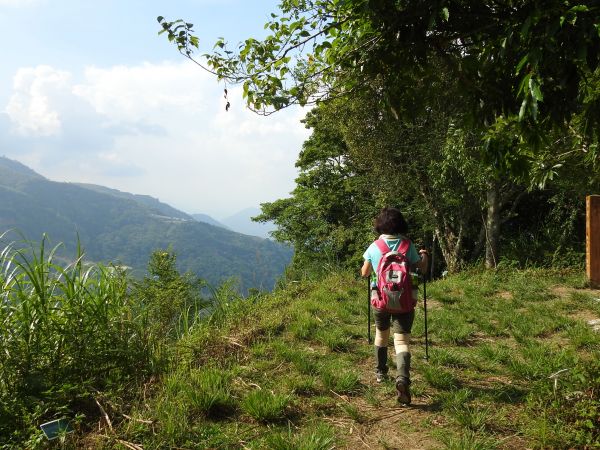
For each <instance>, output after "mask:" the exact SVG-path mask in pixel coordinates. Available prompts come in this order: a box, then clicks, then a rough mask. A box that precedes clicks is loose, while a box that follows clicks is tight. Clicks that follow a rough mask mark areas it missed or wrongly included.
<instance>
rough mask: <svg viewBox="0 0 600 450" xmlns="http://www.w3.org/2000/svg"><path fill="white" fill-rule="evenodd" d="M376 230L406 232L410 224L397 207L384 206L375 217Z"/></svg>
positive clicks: (383, 232) (388, 232)
mask: <svg viewBox="0 0 600 450" xmlns="http://www.w3.org/2000/svg"><path fill="white" fill-rule="evenodd" d="M375 231H376V232H377V233H379V234H404V233H406V232H407V231H408V224H407V223H406V220H404V216H403V215H402V213H401V212H400V210H399V209H397V208H387V207H386V208H383V209H382V210H381V211H380V212H379V215H378V216H377V218H376V219H375Z"/></svg>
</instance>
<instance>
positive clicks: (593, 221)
mask: <svg viewBox="0 0 600 450" xmlns="http://www.w3.org/2000/svg"><path fill="white" fill-rule="evenodd" d="M585 200H586V202H585V203H586V209H587V214H586V219H587V220H586V274H587V279H588V281H589V283H590V287H592V288H594V289H600V195H589V196H587V197H586V199H585Z"/></svg>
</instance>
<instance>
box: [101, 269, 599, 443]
mask: <svg viewBox="0 0 600 450" xmlns="http://www.w3.org/2000/svg"><path fill="white" fill-rule="evenodd" d="M363 291H364V289H363V284H362V283H361V282H359V281H353V280H351V278H350V277H348V276H346V277H345V276H343V275H332V276H331V277H330V278H329V279H327V280H326V281H325V282H322V283H290V284H289V285H288V288H287V289H286V290H282V291H280V292H277V293H275V294H273V295H270V296H267V297H264V298H262V299H254V300H247V301H243V302H237V303H232V304H231V305H230V306H228V307H227V308H224V312H223V314H222V315H221V317H216V318H215V319H214V322H215V324H213V325H206V326H203V327H202V328H199V329H197V330H195V331H193V332H192V333H190V335H188V336H187V337H186V338H184V339H183V340H182V341H181V342H180V343H179V345H178V348H177V352H178V353H177V354H178V356H177V361H178V363H177V367H176V368H174V370H173V371H172V372H171V373H170V374H168V375H167V376H165V378H164V379H163V380H162V381H161V382H160V383H155V384H154V386H153V393H152V395H148V396H147V397H146V398H145V400H144V401H143V402H141V403H140V404H139V405H137V406H136V407H134V408H133V409H132V410H131V411H129V414H128V417H129V419H128V420H123V421H122V422H121V423H120V425H118V427H117V430H116V431H115V436H118V439H120V442H121V444H118V442H117V441H116V440H114V439H113V440H112V441H110V445H114V444H118V445H120V446H122V447H126V446H127V445H134V444H135V445H140V446H143V448H144V449H150V448H269V449H307V450H308V449H329V448H333V447H336V448H390V449H391V448H410V449H434V448H450V449H493V448H502V449H517V448H548V447H554V448H568V447H573V448H584V447H585V446H586V445H587V446H589V448H596V447H598V446H600V441H599V434H598V433H599V432H598V427H599V426H600V423H599V422H598V420H599V419H598V417H599V415H600V407H599V403H598V394H599V391H600V375H599V373H600V370H599V363H598V361H599V360H600V358H599V356H600V334H598V333H597V332H594V331H593V330H592V328H591V327H590V326H589V325H588V324H587V323H586V322H587V321H589V320H592V319H597V318H600V300H598V299H599V298H600V292H599V291H591V290H586V289H583V283H582V277H581V274H579V273H573V272H564V273H561V272H557V271H553V272H550V271H541V270H540V271H526V272H515V271H498V272H477V273H476V272H471V273H465V274H462V275H460V276H456V277H452V278H450V279H447V280H444V281H439V282H436V283H434V284H432V285H431V286H428V294H429V297H430V299H431V300H430V301H428V305H430V315H429V317H430V322H429V329H430V338H431V343H432V347H431V348H430V359H429V361H424V359H423V356H424V348H423V318H422V315H421V314H422V312H421V310H419V311H418V313H417V318H416V320H415V326H414V329H413V334H414V339H413V344H412V351H413V371H412V373H413V385H412V391H413V405H411V406H410V407H402V406H399V405H398V404H397V403H396V401H395V397H394V385H393V382H392V381H389V382H384V383H381V384H377V383H375V380H374V375H373V371H372V365H373V361H372V350H371V347H370V346H369V345H367V342H366V299H365V298H364V297H365V296H364V295H363ZM391 352H392V350H391V349H390V356H391ZM392 361H393V359H392V358H391V357H390V364H391V363H392ZM562 369H568V370H567V371H565V372H564V373H563V374H562V376H561V377H560V378H559V379H558V382H557V386H556V390H555V388H554V384H553V380H551V379H549V378H548V377H549V376H550V375H551V374H553V373H555V372H557V371H559V370H562ZM392 370H393V369H392ZM98 442H100V441H98ZM104 442H106V440H104ZM127 443H130V444H127ZM126 444H127V445H126ZM105 445H106V444H105ZM129 448H132V447H129Z"/></svg>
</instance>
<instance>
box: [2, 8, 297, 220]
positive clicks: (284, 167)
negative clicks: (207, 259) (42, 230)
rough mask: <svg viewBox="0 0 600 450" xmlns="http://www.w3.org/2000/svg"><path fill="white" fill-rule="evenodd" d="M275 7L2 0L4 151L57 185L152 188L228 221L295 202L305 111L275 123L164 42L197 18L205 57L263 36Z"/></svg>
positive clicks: (161, 196) (165, 198) (166, 198)
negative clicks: (167, 28)
mask: <svg viewBox="0 0 600 450" xmlns="http://www.w3.org/2000/svg"><path fill="white" fill-rule="evenodd" d="M277 3H278V2H276V1H271V0H264V1H242V0H220V1H217V0H176V1H155V0H150V1H148V0H146V1H142V0H120V1H117V0H102V1H91V0H77V1H76V0H0V39H1V41H2V42H3V48H4V52H3V53H4V55H3V62H2V66H1V68H0V155H4V156H7V157H9V158H12V159H16V160H18V161H20V162H22V163H24V164H27V165H28V166H30V167H32V168H33V169H34V170H36V171H38V172H39V173H41V174H42V175H44V176H46V177H48V178H50V179H52V180H56V181H72V182H88V183H96V184H102V185H105V186H109V187H112V188H116V189H120V190H124V191H128V192H133V193H136V194H149V195H152V196H154V197H157V198H159V199H160V200H161V201H165V202H167V203H170V204H171V205H173V206H175V207H177V208H180V209H182V210H184V211H186V212H189V213H197V212H203V213H207V214H211V215H213V216H214V217H216V218H223V217H226V216H228V215H230V214H233V213H235V212H237V211H239V210H242V209H245V208H247V207H256V206H258V205H259V204H260V203H263V202H266V201H272V200H275V199H277V198H282V197H285V196H287V195H288V193H289V191H290V190H291V189H293V186H294V183H293V180H294V178H295V176H296V169H295V168H294V162H295V160H296V157H297V155H298V152H299V151H300V149H301V146H302V142H303V141H304V140H305V139H306V137H308V131H307V130H305V129H304V127H303V126H302V124H300V122H299V121H300V119H301V118H302V117H303V115H304V113H305V112H304V111H302V110H300V109H290V110H287V111H284V112H281V113H277V114H275V115H272V116H269V117H261V116H257V115H255V114H253V113H251V112H249V111H248V110H246V109H245V108H244V105H243V100H242V97H241V94H240V90H239V88H230V95H229V97H230V101H231V103H232V108H231V109H230V111H229V112H225V111H224V99H223V95H222V92H223V86H222V85H220V84H218V83H217V82H216V80H215V79H214V78H212V77H211V76H210V75H208V74H206V73H204V72H203V71H202V70H200V69H199V68H197V67H195V66H193V65H192V64H190V63H189V62H187V61H186V60H185V59H184V58H183V57H181V56H180V55H179V54H178V53H177V51H176V49H175V48H174V47H173V46H171V45H170V44H169V43H168V41H167V40H166V38H165V37H164V36H157V32H158V30H159V25H158V23H157V22H156V17H157V16H158V15H163V16H165V17H166V18H167V19H169V20H171V19H177V18H183V19H185V20H186V21H188V22H192V23H194V28H195V30H196V33H197V35H198V36H199V38H200V42H201V49H202V50H204V51H208V50H210V49H211V48H212V44H213V43H214V41H215V40H216V39H217V38H218V37H219V36H224V37H225V38H226V39H227V40H228V41H229V42H230V43H232V44H235V43H237V42H240V41H241V40H243V39H245V38H247V37H260V36H262V35H263V34H264V33H265V32H264V30H263V24H264V23H265V21H266V20H267V19H268V17H269V14H270V12H272V11H276V8H277Z"/></svg>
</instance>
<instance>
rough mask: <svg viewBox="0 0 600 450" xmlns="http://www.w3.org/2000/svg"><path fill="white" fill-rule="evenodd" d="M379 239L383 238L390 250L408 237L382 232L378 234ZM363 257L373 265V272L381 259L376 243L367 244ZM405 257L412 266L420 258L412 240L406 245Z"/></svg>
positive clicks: (394, 249)
mask: <svg viewBox="0 0 600 450" xmlns="http://www.w3.org/2000/svg"><path fill="white" fill-rule="evenodd" d="M379 239H383V240H384V241H385V243H386V244H387V245H388V247H389V248H390V250H392V251H396V250H398V247H399V246H400V242H402V241H403V240H404V239H408V238H406V237H404V236H401V235H398V236H392V235H389V234H382V235H381V236H379ZM363 258H364V260H365V261H369V262H370V263H371V266H372V267H373V272H375V271H376V270H377V266H379V260H380V259H381V251H380V250H379V248H378V247H377V245H375V242H373V243H371V245H369V248H367V250H366V251H365V253H364V254H363ZM406 258H407V259H408V262H410V264H411V266H414V265H415V264H416V263H418V262H419V261H420V260H421V258H420V257H419V254H418V253H417V249H416V248H415V244H413V243H412V242H411V243H410V246H409V247H408V252H407V254H406Z"/></svg>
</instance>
